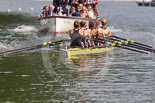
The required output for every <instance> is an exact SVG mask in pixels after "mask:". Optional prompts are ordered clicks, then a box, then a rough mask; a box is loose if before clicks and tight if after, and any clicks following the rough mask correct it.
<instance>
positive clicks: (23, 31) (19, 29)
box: [8, 25, 38, 34]
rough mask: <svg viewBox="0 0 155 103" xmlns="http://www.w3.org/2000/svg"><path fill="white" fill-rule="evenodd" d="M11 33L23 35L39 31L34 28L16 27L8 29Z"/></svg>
mask: <svg viewBox="0 0 155 103" xmlns="http://www.w3.org/2000/svg"><path fill="white" fill-rule="evenodd" d="M8 31H10V32H15V33H21V34H33V33H35V32H37V31H38V29H37V28H35V27H34V26H25V25H21V26H18V27H16V28H15V29H8Z"/></svg>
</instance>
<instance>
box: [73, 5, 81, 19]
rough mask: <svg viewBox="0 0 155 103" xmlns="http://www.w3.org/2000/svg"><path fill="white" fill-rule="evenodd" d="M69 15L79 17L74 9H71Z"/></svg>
mask: <svg viewBox="0 0 155 103" xmlns="http://www.w3.org/2000/svg"><path fill="white" fill-rule="evenodd" d="M71 15H72V16H79V17H80V14H79V13H78V12H77V11H76V10H75V7H71Z"/></svg>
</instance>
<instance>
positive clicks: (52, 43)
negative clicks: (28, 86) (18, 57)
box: [0, 39, 70, 55]
mask: <svg viewBox="0 0 155 103" xmlns="http://www.w3.org/2000/svg"><path fill="white" fill-rule="evenodd" d="M65 41H70V39H63V40H57V41H54V42H51V41H49V42H44V43H42V44H38V45H34V46H28V47H24V48H19V49H14V50H8V51H4V52H0V55H3V54H6V53H16V52H21V51H28V50H34V49H40V48H43V47H47V46H53V45H56V44H61V43H64V42H65Z"/></svg>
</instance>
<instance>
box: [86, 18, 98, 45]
mask: <svg viewBox="0 0 155 103" xmlns="http://www.w3.org/2000/svg"><path fill="white" fill-rule="evenodd" d="M96 32H97V30H96V29H95V22H94V21H93V20H91V21H89V28H88V29H86V30H85V31H84V35H85V37H86V42H87V43H88V47H94V46H95V45H94V42H93V41H91V40H92V39H93V38H94V36H95V35H96Z"/></svg>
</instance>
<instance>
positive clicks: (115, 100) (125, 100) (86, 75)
mask: <svg viewBox="0 0 155 103" xmlns="http://www.w3.org/2000/svg"><path fill="white" fill-rule="evenodd" d="M50 3H51V2H49V1H46V2H43V1H33V0H5V1H4V0H0V7H1V9H0V51H6V50H11V49H16V48H21V47H25V46H30V45H36V44H39V43H42V42H44V41H47V40H49V37H45V36H40V35H39V34H40V31H39V28H40V25H39V21H38V20H37V16H38V14H39V13H40V12H41V6H44V5H48V4H50ZM18 8H21V11H19V10H18ZM30 8H34V10H32V9H30ZM8 9H10V11H11V12H10V13H8V12H7V10H8ZM98 9H99V14H100V17H101V18H107V19H108V26H109V28H110V30H111V32H112V34H113V35H117V36H121V37H124V38H128V39H133V40H135V41H138V42H141V43H145V44H148V45H151V46H154V43H155V39H154V36H155V34H154V33H155V25H154V22H155V13H154V10H155V8H154V7H139V6H137V4H136V3H135V2H112V1H109V2H99V5H98ZM51 38H53V37H50V39H51ZM154 78H155V58H154V54H141V53H136V52H132V51H128V50H122V49H119V48H116V49H114V50H113V51H110V52H107V53H99V54H91V55H81V56H76V57H72V58H67V56H66V52H65V50H64V49H61V48H52V47H51V48H43V49H38V50H33V51H24V52H20V53H15V54H7V55H3V56H0V103H154V102H155V98H154V96H155V87H154V85H155V81H154Z"/></svg>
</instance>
